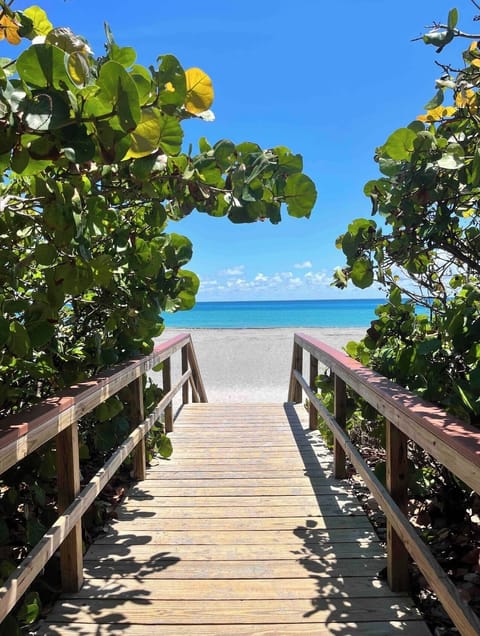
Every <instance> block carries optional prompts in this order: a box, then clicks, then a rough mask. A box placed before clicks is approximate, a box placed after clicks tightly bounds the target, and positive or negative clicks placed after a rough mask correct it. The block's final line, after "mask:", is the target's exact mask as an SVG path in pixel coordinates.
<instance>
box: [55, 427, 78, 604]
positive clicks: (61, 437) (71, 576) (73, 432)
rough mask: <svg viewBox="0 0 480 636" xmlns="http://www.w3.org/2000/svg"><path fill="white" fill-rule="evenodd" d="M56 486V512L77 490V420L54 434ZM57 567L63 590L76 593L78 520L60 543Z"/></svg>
mask: <svg viewBox="0 0 480 636" xmlns="http://www.w3.org/2000/svg"><path fill="white" fill-rule="evenodd" d="M56 456H57V489H58V511H59V514H60V515H61V514H63V512H64V511H65V510H66V509H67V508H68V506H69V505H70V504H71V503H72V501H73V500H74V499H75V497H76V496H77V495H78V494H79V492H80V454H79V449H78V422H73V423H72V424H71V426H69V427H68V428H66V429H65V430H64V431H62V432H61V433H59V434H58V435H57V453H56ZM60 570H61V575H62V589H63V591H64V592H78V590H79V589H80V588H81V587H82V583H83V553H82V522H81V521H79V522H78V523H77V524H76V525H75V527H74V528H73V530H72V531H71V532H70V533H69V535H68V537H67V538H66V539H65V541H64V542H63V543H62V545H61V546H60Z"/></svg>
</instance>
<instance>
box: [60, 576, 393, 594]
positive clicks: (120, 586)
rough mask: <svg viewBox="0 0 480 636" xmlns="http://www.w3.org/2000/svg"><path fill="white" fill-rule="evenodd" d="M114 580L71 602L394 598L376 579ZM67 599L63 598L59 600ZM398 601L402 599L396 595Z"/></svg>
mask: <svg viewBox="0 0 480 636" xmlns="http://www.w3.org/2000/svg"><path fill="white" fill-rule="evenodd" d="M165 574H166V578H165V579H159V578H153V579H152V578H149V579H143V580H142V579H141V578H137V577H135V578H126V577H122V578H118V577H117V578H115V579H113V580H110V581H108V580H105V579H102V578H99V579H89V580H88V581H87V582H86V583H85V585H84V586H83V587H82V589H81V591H80V592H79V593H78V594H76V595H75V598H89V599H100V598H117V599H133V598H136V597H138V596H139V589H140V590H144V589H148V597H149V599H151V600H164V601H178V600H185V601H194V600H204V601H215V600H228V599H231V600H234V601H235V600H238V601H240V600H245V599H249V600H254V599H256V600H269V599H272V600H287V599H320V598H331V599H336V598H341V597H363V598H382V597H383V598H392V596H395V595H394V594H392V592H391V591H390V590H389V588H388V586H387V585H386V584H385V583H384V582H382V581H380V580H379V579H370V580H365V579H363V578H358V577H351V578H336V579H332V578H322V579H316V578H314V577H310V578H283V579H276V578H271V579H269V578H264V579H241V580H237V579H224V580H222V582H221V583H219V581H218V580H205V579H194V580H188V581H186V580H185V579H175V578H168V570H165ZM68 597H69V596H68V595H66V594H64V595H63V598H68ZM399 598H402V597H401V596H400V595H399Z"/></svg>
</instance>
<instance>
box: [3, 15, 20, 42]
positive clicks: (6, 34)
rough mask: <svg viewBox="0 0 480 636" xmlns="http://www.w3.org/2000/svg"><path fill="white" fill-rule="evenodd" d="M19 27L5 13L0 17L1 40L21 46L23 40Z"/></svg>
mask: <svg viewBox="0 0 480 636" xmlns="http://www.w3.org/2000/svg"><path fill="white" fill-rule="evenodd" d="M19 26H20V25H19V24H17V23H16V22H15V21H14V20H12V18H10V17H9V16H8V15H7V14H6V13H3V15H2V17H0V40H3V39H6V40H7V42H8V43H9V44H20V42H21V41H22V38H21V37H20V35H19V33H18V30H19Z"/></svg>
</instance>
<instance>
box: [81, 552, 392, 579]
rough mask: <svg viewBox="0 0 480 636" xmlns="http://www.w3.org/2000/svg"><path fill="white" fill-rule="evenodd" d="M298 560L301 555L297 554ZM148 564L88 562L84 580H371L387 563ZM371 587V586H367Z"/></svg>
mask: <svg viewBox="0 0 480 636" xmlns="http://www.w3.org/2000/svg"><path fill="white" fill-rule="evenodd" d="M296 556H297V557H298V555H296ZM152 557H153V558H151V559H149V560H147V561H141V560H136V561H135V560H133V559H123V560H115V561H114V560H110V561H109V562H108V563H107V562H99V561H97V560H92V561H89V560H87V561H86V562H85V577H89V578H103V579H108V580H110V579H113V580H116V579H119V578H120V579H123V578H124V577H133V578H138V577H141V578H143V579H147V580H150V579H156V578H166V579H186V580H197V579H202V580H209V579H217V580H221V579H228V580H232V579H236V580H243V579H250V580H257V579H264V578H266V579H291V578H296V579H298V580H299V579H302V578H303V579H304V578H308V579H315V580H317V581H319V580H320V579H324V578H327V579H328V578H333V577H336V578H341V577H343V578H351V577H359V578H361V579H365V580H368V581H369V580H370V579H372V578H376V577H377V576H378V573H379V571H380V569H381V568H382V567H383V565H384V563H383V561H382V560H380V559H378V558H365V559H350V558H348V557H347V558H345V559H342V558H337V559H335V560H333V559H332V560H328V561H324V560H322V559H307V558H305V559H301V558H297V559H294V560H279V559H274V560H268V559H262V560H255V561H251V560H250V561H249V560H242V561H182V560H180V559H179V558H178V557H174V556H172V555H169V554H168V553H159V554H155V555H152ZM367 585H369V583H367Z"/></svg>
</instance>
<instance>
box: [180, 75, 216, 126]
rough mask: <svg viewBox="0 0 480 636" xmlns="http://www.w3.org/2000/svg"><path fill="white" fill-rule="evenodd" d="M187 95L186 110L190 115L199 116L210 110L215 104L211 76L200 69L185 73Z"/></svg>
mask: <svg viewBox="0 0 480 636" xmlns="http://www.w3.org/2000/svg"><path fill="white" fill-rule="evenodd" d="M185 80H186V83H187V95H186V97H185V108H186V110H188V112H189V113H193V114H194V115H198V113H203V112H204V111H205V110H208V109H209V108H210V106H211V105H212V103H213V86H212V80H211V79H210V78H209V76H208V75H207V74H206V73H204V72H203V71H202V70H201V69H199V68H189V69H188V70H186V71H185Z"/></svg>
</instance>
